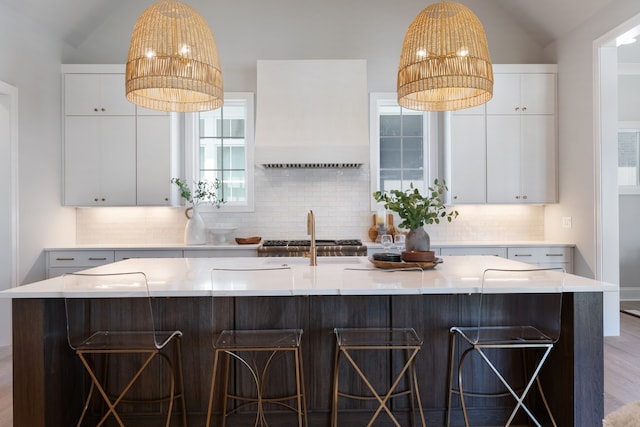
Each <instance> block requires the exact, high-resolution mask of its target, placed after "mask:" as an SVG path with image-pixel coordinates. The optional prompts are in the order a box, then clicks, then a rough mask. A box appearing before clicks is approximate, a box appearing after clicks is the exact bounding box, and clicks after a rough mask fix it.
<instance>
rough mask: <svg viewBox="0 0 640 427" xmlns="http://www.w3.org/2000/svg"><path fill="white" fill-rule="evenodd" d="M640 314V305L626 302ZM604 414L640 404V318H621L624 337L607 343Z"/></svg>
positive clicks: (626, 316)
mask: <svg viewBox="0 0 640 427" xmlns="http://www.w3.org/2000/svg"><path fill="white" fill-rule="evenodd" d="M621 307H622V308H631V309H638V310H640V302H622V304H621ZM604 391H605V393H604V413H605V414H609V413H611V412H613V411H615V410H616V409H618V408H619V407H621V406H623V405H624V404H626V403H629V402H634V401H638V400H640V318H638V317H634V316H631V315H629V314H624V313H621V314H620V336H619V337H605V339H604Z"/></svg>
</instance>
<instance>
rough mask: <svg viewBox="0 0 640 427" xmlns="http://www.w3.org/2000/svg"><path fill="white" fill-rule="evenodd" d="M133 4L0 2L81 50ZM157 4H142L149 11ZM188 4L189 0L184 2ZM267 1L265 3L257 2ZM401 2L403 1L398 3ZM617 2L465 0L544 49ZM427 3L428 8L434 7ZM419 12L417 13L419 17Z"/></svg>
mask: <svg viewBox="0 0 640 427" xmlns="http://www.w3.org/2000/svg"><path fill="white" fill-rule="evenodd" d="M130 1H131V0H82V1H78V0H0V3H5V4H7V5H8V6H10V7H12V8H14V9H16V10H17V11H18V12H20V13H21V14H24V15H26V16H28V17H29V18H30V19H32V20H33V21H35V22H37V23H38V24H39V25H41V26H43V27H45V28H46V29H48V31H50V32H51V33H53V34H54V35H55V36H56V37H59V38H60V39H62V40H64V41H65V42H66V43H68V44H69V45H71V46H74V47H77V46H79V45H81V44H82V43H83V41H84V40H85V39H86V38H87V37H88V36H90V35H91V33H92V31H93V30H94V29H95V28H97V27H98V26H99V25H100V24H101V23H102V22H103V20H104V19H105V17H107V16H108V15H109V14H111V13H113V12H114V11H116V10H117V9H118V8H120V7H121V6H123V5H126V4H127V3H128V2H130ZM153 1H154V0H142V1H141V3H144V5H145V7H146V6H149V5H151V4H152V3H153ZM183 1H186V2H187V3H188V2H189V0H183ZM256 1H263V0H256ZM398 1H401V0H398ZM613 1H615V0H463V1H461V3H464V4H466V5H467V6H468V7H470V8H471V9H472V10H473V9H474V8H475V7H481V5H482V3H485V2H494V3H495V4H497V5H498V6H499V7H501V8H503V10H504V11H505V12H506V13H507V14H508V15H509V16H511V17H512V18H513V20H514V22H516V23H517V24H518V25H520V26H521V27H522V28H523V29H524V30H525V31H526V32H527V33H528V34H529V35H530V36H531V37H532V38H533V39H534V40H535V41H537V42H538V44H540V46H542V47H545V46H547V45H548V44H549V43H551V42H553V41H554V40H556V39H558V38H560V37H562V36H564V35H565V34H567V33H568V32H570V31H571V30H573V29H575V28H577V27H579V26H580V25H581V24H582V23H583V22H585V21H586V20H587V19H589V18H590V17H591V16H593V15H594V14H596V13H597V12H598V11H599V10H600V9H601V8H603V7H605V6H607V5H608V4H609V3H612V2H613ZM432 2H433V1H432V0H425V1H424V6H425V7H426V6H428V5H429V4H430V3H432ZM418 12H419V10H416V14H417V13H418Z"/></svg>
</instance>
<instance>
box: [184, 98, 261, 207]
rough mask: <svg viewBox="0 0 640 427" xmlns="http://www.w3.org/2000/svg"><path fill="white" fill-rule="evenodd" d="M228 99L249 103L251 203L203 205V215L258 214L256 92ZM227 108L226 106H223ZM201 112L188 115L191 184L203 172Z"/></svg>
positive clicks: (187, 158)
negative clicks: (255, 153) (212, 213)
mask: <svg viewBox="0 0 640 427" xmlns="http://www.w3.org/2000/svg"><path fill="white" fill-rule="evenodd" d="M224 98H225V99H228V100H231V99H233V100H242V101H245V102H246V117H245V155H246V159H245V162H246V171H247V175H246V177H247V202H246V203H238V202H229V203H223V204H221V205H220V208H219V209H218V208H216V207H214V206H211V205H208V204H203V205H200V211H201V212H254V211H255V197H254V194H255V179H254V170H255V165H254V147H255V144H254V138H255V120H254V114H255V113H254V111H255V107H254V95H253V92H225V94H224ZM223 108H224V106H223ZM198 117H199V114H198V113H185V124H184V127H185V129H184V135H185V149H184V157H185V159H184V160H185V162H184V164H185V177H186V178H187V179H189V180H190V181H192V182H193V181H197V180H198V179H199V173H200V158H199V156H200V150H199V148H198V147H199V142H200V126H199V122H198Z"/></svg>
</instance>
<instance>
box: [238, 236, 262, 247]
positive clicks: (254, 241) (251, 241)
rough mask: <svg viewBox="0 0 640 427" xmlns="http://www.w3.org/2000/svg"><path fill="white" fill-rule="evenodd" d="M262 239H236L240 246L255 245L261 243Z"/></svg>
mask: <svg viewBox="0 0 640 427" xmlns="http://www.w3.org/2000/svg"><path fill="white" fill-rule="evenodd" d="M260 240H262V237H257V236H256V237H236V243H237V244H239V245H255V244H257V243H260Z"/></svg>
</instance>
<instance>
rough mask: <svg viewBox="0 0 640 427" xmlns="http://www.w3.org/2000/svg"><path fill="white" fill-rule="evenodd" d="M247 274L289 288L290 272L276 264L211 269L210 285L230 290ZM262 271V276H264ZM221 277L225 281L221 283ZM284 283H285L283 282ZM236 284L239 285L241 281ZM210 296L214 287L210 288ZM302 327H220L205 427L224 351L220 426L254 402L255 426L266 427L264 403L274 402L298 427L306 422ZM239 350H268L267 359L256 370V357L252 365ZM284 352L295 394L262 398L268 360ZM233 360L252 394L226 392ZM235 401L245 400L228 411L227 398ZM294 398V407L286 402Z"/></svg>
mask: <svg viewBox="0 0 640 427" xmlns="http://www.w3.org/2000/svg"><path fill="white" fill-rule="evenodd" d="M268 272H274V273H277V272H280V274H285V275H286V277H285V278H284V279H283V280H282V283H280V281H281V278H280V277H278V275H277V274H273V275H269V273H268ZM238 273H240V274H244V275H251V274H260V275H261V276H260V278H261V279H262V280H265V281H266V280H271V281H272V285H273V286H281V285H283V284H284V285H285V287H286V288H287V289H288V288H291V289H293V284H294V279H293V271H292V269H291V267H290V266H279V267H271V268H214V269H213V270H212V272H211V276H212V281H211V283H212V285H213V283H214V280H217V281H218V285H219V286H220V288H221V289H226V290H228V289H233V288H234V287H235V286H236V285H237V284H238V283H242V277H241V276H240V274H238ZM265 273H266V275H265ZM225 275H227V276H225ZM225 280H227V281H226V282H225ZM285 282H286V283H285ZM240 286H243V285H242V284H241V285H240ZM212 292H213V295H215V290H213V289H212ZM302 333H303V331H302V329H258V330H223V331H222V332H221V333H220V334H219V336H218V338H217V340H216V341H215V343H214V345H213V347H214V360H213V372H212V374H211V388H210V394H209V405H208V409H207V422H206V427H210V426H211V418H212V416H213V401H214V396H215V379H216V374H217V371H218V364H219V360H220V356H221V354H224V356H225V357H224V363H225V367H224V379H223V381H224V384H223V386H224V397H223V408H222V411H223V414H222V426H223V427H224V426H226V421H227V416H229V415H230V414H232V413H234V412H236V411H238V410H239V409H241V408H243V407H245V406H247V405H251V404H255V405H257V408H258V409H257V412H256V421H255V423H254V425H255V426H258V425H260V426H268V423H267V420H266V417H265V414H264V404H265V403H266V404H275V405H279V406H282V407H285V408H287V409H289V410H291V411H293V412H295V413H296V415H297V419H298V427H303V426H305V427H306V426H307V425H308V420H307V404H306V398H305V396H306V394H305V389H304V369H303V363H302V348H301V338H302ZM239 353H254V354H255V353H271V354H270V355H268V356H267V360H266V362H265V364H264V366H263V367H262V369H261V370H260V369H259V368H258V366H257V362H256V359H255V358H254V359H253V366H252V364H250V363H249V362H248V360H247V359H245V358H243V357H242V356H241V355H240V354H239ZM287 353H291V354H292V355H293V359H294V365H295V388H296V394H295V395H288V396H278V397H265V396H264V395H263V389H264V386H265V384H266V380H267V376H268V374H269V371H270V369H271V366H272V362H274V361H275V360H276V357H281V358H284V357H286V354H287ZM232 358H233V359H235V360H237V361H239V362H240V365H241V366H244V367H245V368H247V370H248V371H249V373H250V376H251V378H252V380H253V382H254V384H255V388H256V397H255V398H253V397H245V396H239V395H236V394H230V393H229V365H230V361H231V360H232ZM229 399H231V400H236V401H240V402H245V403H244V404H241V405H240V406H238V407H236V408H235V409H232V410H231V411H228V408H227V403H228V400H229ZM290 401H295V402H296V407H293V406H292V405H290V404H287V403H286V402H290Z"/></svg>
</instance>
